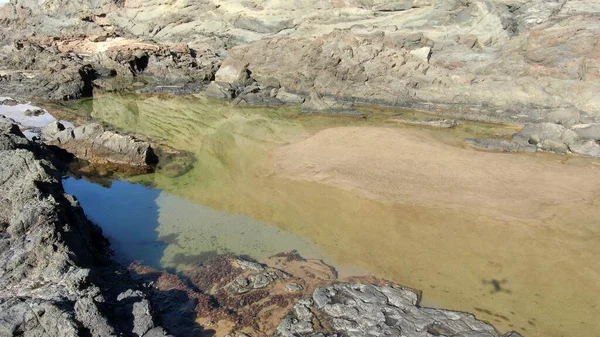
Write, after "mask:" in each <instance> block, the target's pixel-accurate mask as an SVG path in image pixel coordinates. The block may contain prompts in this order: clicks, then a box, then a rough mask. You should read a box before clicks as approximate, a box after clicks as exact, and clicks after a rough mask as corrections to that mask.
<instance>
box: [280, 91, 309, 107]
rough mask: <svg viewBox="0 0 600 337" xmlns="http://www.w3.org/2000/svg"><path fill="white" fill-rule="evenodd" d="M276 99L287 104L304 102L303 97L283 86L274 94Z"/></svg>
mask: <svg viewBox="0 0 600 337" xmlns="http://www.w3.org/2000/svg"><path fill="white" fill-rule="evenodd" d="M275 97H276V98H277V99H278V100H280V101H282V102H284V103H288V104H302V103H304V97H302V96H300V95H297V94H294V93H291V92H288V91H287V90H285V88H281V89H279V91H277V95H276V96H275Z"/></svg>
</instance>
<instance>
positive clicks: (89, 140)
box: [42, 123, 158, 166]
mask: <svg viewBox="0 0 600 337" xmlns="http://www.w3.org/2000/svg"><path fill="white" fill-rule="evenodd" d="M61 129H62V130H61ZM42 135H44V136H45V137H48V138H46V139H45V141H47V142H49V143H50V144H53V145H57V146H59V147H60V148H62V149H64V150H67V151H68V152H70V153H72V154H73V155H75V156H76V157H77V158H79V159H83V160H87V161H90V162H92V163H95V164H106V163H113V164H119V165H130V166H148V165H154V164H156V163H157V161H158V158H157V157H156V155H155V154H154V151H153V149H152V147H151V146H150V144H149V143H148V142H144V141H141V140H137V139H135V138H133V137H131V136H128V135H121V134H118V133H115V132H112V131H107V130H104V128H103V127H102V126H101V125H100V124H96V123H90V124H86V125H83V126H80V127H77V128H74V129H73V128H69V129H66V130H65V129H64V126H61V125H56V124H50V125H48V126H47V127H45V128H44V129H43V130H42Z"/></svg>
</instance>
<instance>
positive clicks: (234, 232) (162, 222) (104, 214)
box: [64, 178, 360, 276]
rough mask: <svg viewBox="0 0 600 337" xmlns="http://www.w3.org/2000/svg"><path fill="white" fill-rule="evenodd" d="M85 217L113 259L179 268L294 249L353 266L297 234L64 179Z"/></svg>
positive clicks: (163, 196) (120, 188)
mask: <svg viewBox="0 0 600 337" xmlns="http://www.w3.org/2000/svg"><path fill="white" fill-rule="evenodd" d="M64 186H65V190H66V191H67V193H70V194H73V195H74V196H76V197H77V199H78V200H79V202H80V203H81V206H82V207H83V209H84V211H85V213H86V215H87V216H88V217H89V218H90V219H91V220H92V221H94V222H95V223H96V224H98V225H99V226H100V227H102V229H103V231H104V234H105V235H106V236H107V237H108V238H109V239H110V240H111V243H112V248H113V249H114V250H115V253H116V259H117V260H118V261H120V262H121V263H124V264H128V263H131V262H133V261H136V260H142V261H143V262H144V263H145V264H148V265H150V266H152V267H155V268H169V269H170V268H174V269H178V268H182V267H185V266H186V265H190V264H196V263H198V262H203V261H206V260H208V259H210V258H211V257H213V256H215V255H217V254H224V253H231V254H234V255H238V256H244V255H245V256H248V257H250V258H253V259H257V260H264V259H266V258H267V257H269V256H272V255H274V254H277V253H281V252H288V251H291V250H297V251H298V253H300V255H302V256H303V257H305V258H310V259H320V260H323V261H325V262H327V263H329V264H330V265H333V266H334V267H336V269H338V270H339V271H340V272H341V276H344V275H349V274H353V275H354V274H356V273H358V272H360V271H359V270H358V269H354V268H350V267H345V266H342V265H338V264H336V262H335V261H334V260H333V259H331V258H330V257H329V256H327V254H326V253H325V251H324V250H323V249H322V248H320V247H319V246H317V245H316V244H314V243H313V242H311V241H310V240H307V239H305V238H303V237H301V236H299V235H296V234H294V233H290V232H287V231H284V230H281V229H279V228H277V227H275V226H272V225H269V224H267V223H263V222H260V221H257V220H254V219H252V218H250V217H248V216H244V215H241V214H229V213H226V212H222V211H217V210H214V209H211V208H209V207H206V206H203V205H199V204H195V203H192V202H190V201H188V200H185V199H182V198H180V197H177V196H174V195H169V194H168V193H164V192H162V191H161V190H159V189H156V188H151V187H147V186H144V185H141V184H133V183H130V182H126V181H115V182H113V183H112V184H109V185H108V186H101V185H98V184H96V183H92V182H90V181H87V180H85V179H74V178H67V179H65V180H64Z"/></svg>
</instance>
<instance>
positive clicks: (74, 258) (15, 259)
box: [0, 124, 167, 337]
mask: <svg viewBox="0 0 600 337" xmlns="http://www.w3.org/2000/svg"><path fill="white" fill-rule="evenodd" d="M0 125H1V124H0ZM7 135H9V136H11V137H17V138H20V139H21V140H22V141H23V142H24V143H20V146H19V147H18V148H17V147H10V146H8V147H7V146H0V161H1V162H2V165H1V166H0V205H1V207H0V234H2V235H0V335H2V336H14V335H23V336H49V337H54V336H56V337H62V336H73V337H75V336H81V335H86V336H92V337H104V336H122V335H126V336H128V335H132V334H134V333H135V331H133V327H131V328H130V327H129V325H128V324H127V323H126V319H124V318H123V315H125V316H127V312H129V315H131V316H136V315H137V314H136V313H137V312H138V311H139V312H140V313H141V314H143V315H141V316H139V317H141V318H143V320H141V321H140V322H141V323H140V324H137V325H136V328H137V327H138V326H139V327H142V328H141V329H139V330H136V331H137V332H140V331H144V332H145V331H147V327H149V326H154V323H153V322H152V323H151V322H150V321H149V320H150V319H151V317H150V316H149V315H146V313H147V312H149V311H150V309H149V307H148V306H149V302H147V301H146V302H143V301H144V300H142V302H143V304H144V305H143V307H142V308H141V309H142V310H135V312H133V311H134V310H133V308H131V307H128V306H127V305H126V304H119V302H118V301H116V297H117V294H118V293H119V289H127V287H131V286H135V283H134V282H133V281H132V280H131V279H130V278H129V277H128V276H127V275H126V274H123V273H122V269H121V268H120V267H119V266H118V265H116V264H115V263H113V262H111V260H110V254H111V252H110V250H109V249H108V244H107V241H106V239H105V238H104V237H103V236H102V234H101V231H100V229H99V228H98V227H97V226H96V225H94V224H93V223H92V222H90V221H89V220H88V219H87V218H86V217H85V215H84V213H83V210H82V209H81V208H80V207H79V204H78V202H77V201H76V200H75V198H73V197H72V196H69V195H67V194H65V193H64V190H63V188H62V184H61V176H62V175H61V173H60V172H59V171H57V170H56V168H55V167H54V166H53V165H52V164H51V163H50V162H49V161H47V160H43V159H38V157H49V156H50V154H48V153H44V152H48V151H49V149H48V148H47V147H44V146H43V145H42V144H38V143H32V142H29V141H27V140H26V139H25V138H22V137H21V136H18V135H15V134H12V133H5V132H4V130H2V133H0V140H2V139H6V138H4V136H7ZM8 139H9V140H10V139H12V138H8ZM13 140H14V139H13ZM91 269H93V270H94V272H93V273H92V272H91ZM141 295H142V296H144V297H145V295H144V294H143V293H141ZM142 323H143V324H142ZM150 331H152V333H153V334H152V335H149V334H147V335H148V336H157V337H158V336H162V337H165V336H167V334H166V332H165V331H164V330H162V329H160V328H158V329H155V330H150Z"/></svg>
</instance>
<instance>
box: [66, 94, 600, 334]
mask: <svg viewBox="0 0 600 337" xmlns="http://www.w3.org/2000/svg"><path fill="white" fill-rule="evenodd" d="M86 104H87V105H88V106H87V108H88V110H87V111H88V112H89V113H90V114H91V116H92V117H94V118H96V119H98V120H101V121H104V122H107V123H109V124H111V125H113V126H114V127H115V128H117V129H118V130H123V131H125V132H130V133H138V134H143V135H147V136H150V137H152V138H154V139H160V140H162V141H163V142H164V143H166V144H168V145H170V146H173V147H175V148H178V149H182V150H187V151H191V152H193V153H194V154H195V156H196V158H197V162H196V163H195V165H194V167H193V169H192V170H190V171H189V172H187V173H185V174H183V175H181V176H177V177H173V176H171V175H168V174H164V173H163V172H161V171H160V170H159V172H157V173H156V174H152V175H146V176H140V177H136V178H134V179H131V182H132V183H138V182H139V183H144V184H151V185H153V186H155V187H156V190H151V191H150V192H148V193H149V194H151V195H153V194H154V193H155V192H156V191H157V190H160V193H159V194H158V195H156V196H153V197H152V199H153V202H154V204H155V205H154V206H153V207H154V209H153V210H152V212H157V213H153V214H154V215H155V216H156V219H154V220H155V221H154V222H151V221H148V222H149V223H151V224H152V225H150V228H152V231H153V233H152V234H153V235H154V236H153V237H154V238H155V239H158V240H159V241H160V240H162V241H163V244H162V246H159V247H158V248H156V247H153V248H152V249H155V250H158V251H161V255H162V256H161V257H160V259H158V258H157V259H155V260H156V261H159V262H160V263H161V265H162V266H165V267H174V268H177V267H178V266H180V265H182V264H185V263H189V262H190V261H193V260H194V259H202V258H204V257H206V254H210V252H213V251H232V252H234V253H241V254H247V255H250V256H253V257H255V258H259V259H260V258H262V257H264V256H266V255H269V254H271V252H277V250H291V249H298V250H299V251H301V253H304V254H309V255H310V254H313V256H316V257H322V258H325V259H326V260H327V261H330V262H331V263H332V264H334V265H335V266H337V267H338V268H340V267H339V266H356V267H358V268H364V269H368V270H369V271H370V272H372V273H373V274H375V275H377V276H381V277H385V278H388V279H391V280H393V281H395V282H398V283H401V284H405V285H407V286H411V287H414V288H418V289H423V290H424V296H425V300H426V302H427V303H428V304H433V305H437V306H441V307H445V308H451V309H456V310H464V311H470V312H474V313H476V314H477V316H478V317H480V318H483V319H486V320H488V321H490V322H491V323H493V324H495V325H496V326H497V327H498V328H499V329H500V330H509V329H514V330H517V331H520V332H521V333H523V334H525V335H526V336H572V335H581V336H586V335H600V322H599V321H598V320H597V317H598V316H599V314H600V307H599V306H598V303H600V296H599V295H598V294H599V293H600V264H599V262H598V256H600V245H599V243H600V228H599V225H598V224H599V223H600V212H599V211H598V207H597V206H598V205H597V203H596V201H594V200H595V199H593V198H591V199H589V198H587V197H584V196H582V197H581V198H580V200H579V199H577V200H564V203H563V202H560V195H558V196H557V197H556V198H557V199H556V200H559V202H554V203H553V204H548V205H543V207H542V209H541V212H542V213H543V212H545V211H548V212H547V213H548V214H547V215H548V216H544V217H539V214H538V213H534V212H531V213H528V211H527V209H526V208H525V210H522V209H519V212H518V214H517V212H516V213H515V214H506V216H499V215H498V213H503V212H504V213H507V212H506V211H505V210H502V212H492V210H486V209H465V208H453V207H448V206H447V205H445V204H444V205H440V204H416V203H414V202H412V203H411V202H406V203H402V202H398V201H393V200H384V199H381V198H379V199H377V198H375V199H373V198H369V197H368V196H365V195H364V194H361V193H358V191H353V190H352V189H341V188H337V187H336V186H331V185H330V184H326V183H319V182H313V181H304V180H292V179H288V178H285V177H283V176H280V175H278V174H277V173H276V171H275V169H274V167H275V166H276V165H275V163H274V158H273V157H272V152H273V151H274V150H275V149H277V148H278V147H280V146H281V145H285V144H293V143H296V142H298V141H300V140H302V139H305V138H307V137H309V136H310V135H312V134H315V133H316V132H318V131H319V130H322V129H326V128H329V127H335V126H349V125H351V126H385V127H392V128H399V129H402V128H405V126H398V125H397V124H396V123H393V122H391V123H390V122H388V121H387V120H388V118H389V117H390V116H392V115H398V114H401V115H402V116H403V117H405V118H406V116H407V115H408V117H410V116H411V115H412V114H413V113H412V112H406V111H386V110H384V111H372V110H368V111H367V112H369V113H370V114H369V115H368V118H356V117H339V116H338V117H326V116H303V115H300V114H299V113H298V109H296V108H282V109H258V108H240V107H232V106H230V105H228V104H223V103H218V102H213V101H209V100H206V99H194V98H183V97H176V98H172V97H159V96H144V97H136V96H105V97H98V98H96V99H94V100H93V101H89V102H87V103H86ZM84 105H85V104H83V105H82V106H84ZM82 111H86V110H85V109H82ZM418 129H419V130H421V129H422V132H424V133H427V134H428V135H429V136H430V137H431V138H432V139H433V141H439V142H440V144H445V145H450V146H461V140H462V139H463V138H464V137H468V136H500V137H506V136H507V135H510V134H511V133H512V132H513V131H514V128H512V127H502V126H495V125H486V124H477V123H465V124H463V125H462V126H460V127H459V128H456V129H453V130H437V131H431V130H430V129H426V128H418ZM467 154H468V153H467ZM516 156H519V158H524V159H523V162H522V163H523V165H527V166H526V167H531V169H532V170H533V169H536V167H537V164H536V163H538V162H541V163H544V165H547V166H543V167H547V168H548V169H549V170H555V171H556V172H561V170H562V168H563V167H581V168H582V170H583V171H582V172H583V173H584V174H585V177H587V178H586V179H588V180H587V181H582V184H586V185H590V184H597V180H595V179H590V178H589V177H592V178H593V177H594V174H595V175H596V176H597V174H598V166H597V164H596V163H594V162H589V161H586V160H576V159H569V160H567V159H565V157H556V156H549V155H516ZM457 159H459V158H457ZM431 160H432V161H433V160H436V158H431ZM534 164H535V165H534ZM465 169H468V168H465ZM498 169H502V168H498ZM537 174H539V175H544V174H545V173H544V172H538V173H537ZM68 183H69V181H67V184H68ZM134 186H138V185H134ZM582 186H583V185H582ZM132 189H133V190H136V189H138V188H137V187H133V188H132ZM68 190H69V189H68ZM140 191H143V190H140ZM552 191H553V190H552ZM70 192H73V191H70ZM73 193H75V192H73ZM120 193H121V192H118V190H117V194H120ZM536 193H537V194H540V193H546V192H545V191H541V190H540V191H532V192H531V195H530V196H529V197H531V198H537V196H536ZM553 193H554V191H553ZM75 194H76V195H77V193H75ZM598 195H600V194H598ZM78 197H79V198H80V199H82V198H81V197H80V196H78ZM586 198H587V199H586ZM92 200H97V199H92ZM100 200H103V199H100ZM553 200H554V199H553ZM524 202H526V200H524ZM82 204H83V206H84V209H86V212H87V211H88V209H90V206H87V207H86V204H85V203H84V201H83V200H82ZM109 205H110V204H109ZM111 207H115V205H114V203H113V204H112V205H111ZM550 210H551V212H550ZM536 211H537V210H536ZM521 213H524V214H525V216H521V215H522V214H521ZM540 214H541V213H540ZM517 215H519V216H517ZM91 217H92V219H94V216H93V215H91ZM125 220H127V218H125ZM99 222H101V221H99ZM114 222H117V223H120V224H123V223H124V222H122V221H121V220H119V219H114ZM125 223H126V222H125ZM265 228H271V229H268V230H267V229H265ZM275 228H277V229H278V230H280V231H278V230H274V229H275ZM107 233H108V234H109V236H111V234H110V232H109V230H107ZM248 233H255V234H257V235H255V237H254V238H251V239H250V238H248V236H247V235H248ZM282 233H285V234H282ZM292 233H293V234H292ZM150 237H152V236H150ZM145 247H147V246H145ZM143 249H144V248H140V249H139V251H141V250H143ZM153 254H155V253H152V254H150V255H151V256H154V255H153ZM156 255H158V253H156ZM309 257H311V256H309ZM134 258H138V257H134ZM346 270H348V269H346ZM348 273H351V271H349V272H348Z"/></svg>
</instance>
